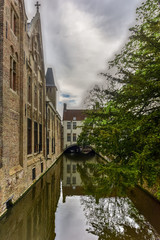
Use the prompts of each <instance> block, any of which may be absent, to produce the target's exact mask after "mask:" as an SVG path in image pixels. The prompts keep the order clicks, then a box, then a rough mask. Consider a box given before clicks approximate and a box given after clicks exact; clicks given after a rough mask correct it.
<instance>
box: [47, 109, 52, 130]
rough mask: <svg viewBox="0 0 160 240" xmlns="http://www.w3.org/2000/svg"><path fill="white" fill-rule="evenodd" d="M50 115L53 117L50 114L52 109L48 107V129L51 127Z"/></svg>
mask: <svg viewBox="0 0 160 240" xmlns="http://www.w3.org/2000/svg"><path fill="white" fill-rule="evenodd" d="M50 117H51V115H50V109H48V116H47V125H48V126H47V127H48V129H50Z"/></svg>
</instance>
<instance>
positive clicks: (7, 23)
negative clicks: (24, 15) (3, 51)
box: [6, 22, 8, 38]
mask: <svg viewBox="0 0 160 240" xmlns="http://www.w3.org/2000/svg"><path fill="white" fill-rule="evenodd" d="M6 38H8V22H6Z"/></svg>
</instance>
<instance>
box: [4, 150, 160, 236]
mask: <svg viewBox="0 0 160 240" xmlns="http://www.w3.org/2000/svg"><path fill="white" fill-rule="evenodd" d="M97 161H98V162H99V161H101V158H99V157H98V156H97V155H95V156H88V157H87V156H84V157H83V156H82V155H74V154H66V155H64V154H63V155H62V156H61V157H60V158H59V159H58V160H57V161H56V162H55V163H54V165H53V166H52V167H51V168H50V169H49V170H48V171H47V173H46V174H44V175H43V176H42V177H41V179H39V181H37V182H36V183H35V184H34V185H33V186H32V187H31V188H30V189H29V191H28V192H27V193H26V194H25V195H24V196H23V197H22V198H21V199H20V200H19V201H18V202H17V203H16V204H15V205H14V207H13V208H11V209H9V210H8V211H7V213H6V214H5V215H4V216H3V217H2V218H1V220H0V239H1V240H22V239H23V240H28V239H30V240H33V239H34V240H35V239H38V240H44V239H52V240H64V239H65V240H70V239H77V240H81V239H84V240H94V239H95V240H98V239H103V240H106V239H107V240H108V239H111V240H115V239H116V240H118V239H124V240H127V239H132V240H134V239H140V240H143V239H149V240H150V239H152V240H157V239H160V238H159V234H160V229H159V226H158V223H159V222H160V219H159V212H160V205H159V204H157V202H155V201H154V199H153V198H151V197H150V196H148V194H146V193H145V192H143V191H141V190H139V189H138V190H137V189H134V191H132V192H131V193H130V195H131V196H130V195H128V196H126V195H123V196H117V195H115V194H112V195H110V194H107V192H106V194H105V197H100V198H99V199H98V201H97V200H96V197H95V194H94V193H95V192H96V191H97V190H96V189H93V188H92V189H90V193H89V192H87V186H86V182H87V183H90V178H89V176H92V174H93V171H92V170H91V168H90V167H89V166H91V165H92V164H94V163H97ZM86 174H87V175H86ZM88 174H89V175H88ZM86 177H87V178H86Z"/></svg>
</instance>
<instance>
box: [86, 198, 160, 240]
mask: <svg viewBox="0 0 160 240" xmlns="http://www.w3.org/2000/svg"><path fill="white" fill-rule="evenodd" d="M81 204H82V205H83V206H84V212H85V216H86V218H87V221H88V222H87V223H88V229H87V231H88V232H89V233H92V234H94V235H97V236H99V238H98V239H99V240H107V239H112V240H116V239H124V240H131V239H132V240H134V239H136V240H137V239H139V240H142V239H146V240H156V239H159V238H158V235H157V234H156V232H155V231H154V229H153V228H152V226H151V225H150V224H149V223H148V222H146V221H145V219H144V217H143V216H142V215H140V214H139V213H138V210H136V208H135V207H134V205H133V204H132V202H131V201H130V200H129V199H128V198H122V197H121V198H120V197H110V198H102V199H100V200H99V203H98V204H97V203H96V200H95V198H94V197H91V196H90V197H81Z"/></svg>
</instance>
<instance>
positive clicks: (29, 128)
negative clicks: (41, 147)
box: [27, 118, 32, 154]
mask: <svg viewBox="0 0 160 240" xmlns="http://www.w3.org/2000/svg"><path fill="white" fill-rule="evenodd" d="M31 153H32V121H31V119H29V118H28V120H27V154H31Z"/></svg>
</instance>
